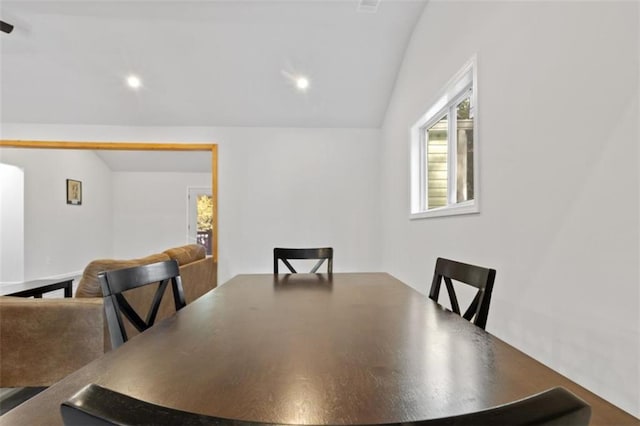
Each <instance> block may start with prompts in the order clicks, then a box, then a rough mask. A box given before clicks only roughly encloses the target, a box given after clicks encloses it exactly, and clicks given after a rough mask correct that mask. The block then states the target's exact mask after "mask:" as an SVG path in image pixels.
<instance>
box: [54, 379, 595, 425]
mask: <svg viewBox="0 0 640 426" xmlns="http://www.w3.org/2000/svg"><path fill="white" fill-rule="evenodd" d="M60 412H61V414H62V421H63V422H64V424H65V426H110V425H120V426H134V425H136V426H137V425H168V426H170V425H181V426H195V425H199V426H203V425H211V426H271V425H272V424H270V423H260V422H248V421H241V420H232V419H226V418H222V417H212V416H207V415H204V414H196V413H190V412H187V411H181V410H176V409H173V408H169V407H163V406H160V405H155V404H151V403H149V402H146V401H141V400H139V399H136V398H132V397H130V396H127V395H124V394H121V393H119V392H115V391H112V390H110V389H106V388H103V387H101V386H98V385H95V384H90V385H87V386H86V387H84V388H83V389H82V390H80V392H78V393H77V394H75V395H74V396H72V397H71V398H70V399H69V400H67V401H65V402H63V403H62V405H61V406H60ZM590 418H591V407H590V406H589V405H588V404H587V403H586V402H584V401H583V400H582V399H580V398H578V397H577V396H575V395H574V394H572V393H571V392H569V391H568V390H566V389H564V388H561V387H557V388H553V389H549V390H547V391H545V392H542V393H539V394H536V395H533V396H530V397H528V398H525V399H521V400H518V401H515V402H511V403H508V404H505V405H500V406H497V407H493V408H489V409H487V410H483V411H478V412H475V413H468V414H462V415H459V416H454V417H446V418H439V419H432V420H424V421H414V422H406V423H387V424H386V425H388V426H392V425H398V426H399V425H416V426H506V425H509V426H524V425H528V426H587V425H588V424H589V419H590Z"/></svg>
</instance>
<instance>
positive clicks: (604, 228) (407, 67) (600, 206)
mask: <svg viewBox="0 0 640 426" xmlns="http://www.w3.org/2000/svg"><path fill="white" fill-rule="evenodd" d="M637 9H638V4H637V3H635V2H627V3H614V2H562V3H553V2H486V1H483V2H430V3H428V4H427V6H426V8H425V11H424V13H423V16H422V17H421V19H420V21H419V23H418V25H417V27H416V29H415V32H414V34H413V37H412V41H411V43H410V45H409V47H408V49H407V52H406V55H405V58H404V63H403V66H402V68H401V72H400V74H399V77H398V80H397V83H396V88H395V91H394V95H393V97H392V100H391V102H390V105H389V108H388V110H387V114H386V119H385V124H384V126H383V136H382V170H381V173H382V182H381V186H382V188H383V191H382V198H381V204H380V208H381V210H382V226H383V230H384V234H383V244H382V246H383V255H382V261H383V269H385V270H387V271H389V272H391V273H393V274H394V275H396V276H397V277H398V278H400V279H401V280H403V281H404V282H407V283H409V284H411V285H412V286H414V287H416V288H417V289H419V290H420V291H422V292H425V293H426V292H427V288H428V285H429V284H430V279H431V275H432V271H433V267H434V264H435V259H436V258H437V257H438V256H442V257H450V258H454V259H459V260H461V261H467V262H469V263H475V264H480V265H485V266H490V267H494V268H496V269H497V271H498V273H497V278H496V284H495V288H494V295H493V301H492V306H491V313H490V315H489V322H488V325H487V329H488V330H489V331H490V332H491V333H493V334H496V335H497V336H499V337H501V338H503V339H504V340H506V341H507V342H509V343H511V344H513V345H514V346H516V347H518V348H521V349H522V350H524V351H525V352H527V353H529V354H531V355H532V356H534V357H535V358H537V359H539V360H540V361H542V362H543V363H545V364H547V365H549V366H550V367H551V368H554V369H556V370H558V371H560V372H561V373H563V374H565V375H567V376H568V377H570V378H572V379H573V380H575V381H577V382H578V383H580V384H582V385H584V386H585V387H587V388H589V389H590V390H592V391H594V392H596V393H597V394H599V395H601V396H603V397H604V398H605V399H607V400H609V401H611V402H613V403H614V404H617V405H619V406H620V407H622V408H623V409H625V410H627V411H629V412H631V413H633V414H634V415H636V416H638V415H640V406H639V404H640V372H639V362H638V360H639V359H640V350H639V345H640V330H639V328H640V295H639V282H640V276H639V270H638V258H639V255H640V250H639V247H638V244H639V241H640V238H639V223H638V218H639V200H640V198H639V196H638V193H639V188H638V186H639V185H638V182H639V179H638V140H639V139H638V136H639V133H638V89H639V87H638V72H639V66H638V58H639V54H638V53H639V49H638V48H639V46H638V16H639V14H638V10H637ZM452 29H454V31H451V30H452ZM474 53H477V55H478V79H479V80H478V94H479V117H478V120H479V138H480V143H481V147H480V152H479V155H480V162H481V168H482V169H481V176H480V177H481V179H480V185H481V190H482V194H481V195H482V199H481V203H480V207H481V213H480V214H477V215H469V216H457V217H448V218H435V219H423V220H417V221H409V220H408V214H409V211H408V209H409V199H408V196H409V152H408V147H409V127H410V126H411V125H412V124H413V123H414V122H415V121H416V120H417V119H418V118H419V117H420V115H421V114H422V113H423V112H424V111H425V110H426V109H427V107H428V106H429V103H430V102H432V101H433V100H434V99H435V97H436V95H437V93H438V91H439V90H440V89H441V88H442V87H443V85H444V84H445V83H446V82H447V80H448V79H449V78H450V77H451V76H452V75H453V74H454V73H455V72H456V71H457V70H458V69H459V68H460V67H461V66H462V65H463V64H464V63H465V62H466V61H467V60H468V59H469V58H470V57H471V56H472V55H473V54H474Z"/></svg>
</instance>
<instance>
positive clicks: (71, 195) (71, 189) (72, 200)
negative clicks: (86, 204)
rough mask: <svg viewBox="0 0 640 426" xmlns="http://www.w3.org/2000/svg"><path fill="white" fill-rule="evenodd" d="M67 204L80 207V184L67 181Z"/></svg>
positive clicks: (76, 181)
mask: <svg viewBox="0 0 640 426" xmlns="http://www.w3.org/2000/svg"><path fill="white" fill-rule="evenodd" d="M67 204H73V205H75V206H79V205H82V182H80V181H79V180H73V179H67Z"/></svg>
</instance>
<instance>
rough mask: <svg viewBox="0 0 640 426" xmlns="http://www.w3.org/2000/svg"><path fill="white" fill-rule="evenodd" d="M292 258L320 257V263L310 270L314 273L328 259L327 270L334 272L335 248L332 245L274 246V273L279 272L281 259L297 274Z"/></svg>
mask: <svg viewBox="0 0 640 426" xmlns="http://www.w3.org/2000/svg"><path fill="white" fill-rule="evenodd" d="M292 259H318V263H316V264H315V266H314V267H313V268H312V269H311V271H309V272H310V273H312V274H315V273H316V272H317V271H318V268H320V266H322V264H323V263H324V261H325V260H326V261H327V272H328V273H330V274H331V273H333V248H332V247H321V248H278V247H276V248H274V249H273V273H274V274H277V273H278V263H279V262H278V261H279V260H281V261H282V263H284V265H285V266H286V267H287V268H288V269H289V271H290V272H291V273H293V274H297V273H298V271H296V270H295V268H294V267H293V266H291V263H289V260H292Z"/></svg>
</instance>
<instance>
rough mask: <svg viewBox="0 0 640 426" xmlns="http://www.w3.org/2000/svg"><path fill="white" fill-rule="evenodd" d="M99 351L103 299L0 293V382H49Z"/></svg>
mask: <svg viewBox="0 0 640 426" xmlns="http://www.w3.org/2000/svg"><path fill="white" fill-rule="evenodd" d="M103 353H104V313H103V305H102V299H100V298H95V299H76V298H64V299H62V298H60V299H46V298H44V299H27V298H20V297H0V387H3V388H4V387H35V386H49V385H52V384H53V383H55V382H57V381H58V380H60V379H62V378H63V377H65V376H66V375H68V374H70V373H72V372H74V371H75V370H77V369H79V368H80V367H82V366H84V365H85V364H88V363H89V362H91V361H93V360H94V359H96V358H98V357H100V356H101V355H102V354H103Z"/></svg>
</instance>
